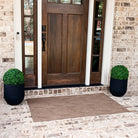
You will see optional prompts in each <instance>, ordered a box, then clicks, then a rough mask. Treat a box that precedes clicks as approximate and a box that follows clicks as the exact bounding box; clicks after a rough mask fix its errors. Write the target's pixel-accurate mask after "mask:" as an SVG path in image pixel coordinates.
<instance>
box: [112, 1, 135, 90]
mask: <svg viewBox="0 0 138 138" xmlns="http://www.w3.org/2000/svg"><path fill="white" fill-rule="evenodd" d="M113 32H114V33H113V46H112V66H114V65H118V64H123V65H125V66H127V67H128V69H129V71H130V77H129V84H128V91H131V92H136V91H138V0H115V15H114V28H113Z"/></svg>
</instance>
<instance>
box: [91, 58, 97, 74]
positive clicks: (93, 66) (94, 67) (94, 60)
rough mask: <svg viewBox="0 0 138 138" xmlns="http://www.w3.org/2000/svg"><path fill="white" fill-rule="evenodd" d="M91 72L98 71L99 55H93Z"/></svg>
mask: <svg viewBox="0 0 138 138" xmlns="http://www.w3.org/2000/svg"><path fill="white" fill-rule="evenodd" d="M92 72H99V57H93V61H92Z"/></svg>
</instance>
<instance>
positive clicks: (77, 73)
mask: <svg viewBox="0 0 138 138" xmlns="http://www.w3.org/2000/svg"><path fill="white" fill-rule="evenodd" d="M73 3H74V4H73ZM82 3H83V4H81V1H79V2H74V1H72V0H71V1H70V3H66V2H64V1H60V0H58V1H53V0H52V1H51V0H50V1H49V2H48V0H43V10H42V19H43V20H42V23H43V25H44V26H46V30H45V31H44V30H43V33H45V34H46V43H45V51H43V52H42V55H43V57H42V60H43V65H42V66H43V71H42V72H43V75H42V76H43V86H47V85H65V84H82V83H83V84H84V81H85V79H84V76H85V61H86V53H85V52H86V45H87V23H88V22H87V21H88V0H82Z"/></svg>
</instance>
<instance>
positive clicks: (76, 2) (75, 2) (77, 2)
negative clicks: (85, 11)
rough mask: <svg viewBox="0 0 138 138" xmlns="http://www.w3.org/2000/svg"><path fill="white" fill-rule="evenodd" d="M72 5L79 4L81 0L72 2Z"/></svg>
mask: <svg viewBox="0 0 138 138" xmlns="http://www.w3.org/2000/svg"><path fill="white" fill-rule="evenodd" d="M72 4H81V0H72Z"/></svg>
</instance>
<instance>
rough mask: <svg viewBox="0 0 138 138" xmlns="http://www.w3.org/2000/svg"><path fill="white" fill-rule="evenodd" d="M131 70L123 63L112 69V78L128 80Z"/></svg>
mask: <svg viewBox="0 0 138 138" xmlns="http://www.w3.org/2000/svg"><path fill="white" fill-rule="evenodd" d="M128 76H129V71H128V69H127V68H126V67H125V66H123V65H117V66H115V67H113V68H112V70H111V78H113V79H118V80H126V79H128Z"/></svg>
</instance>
